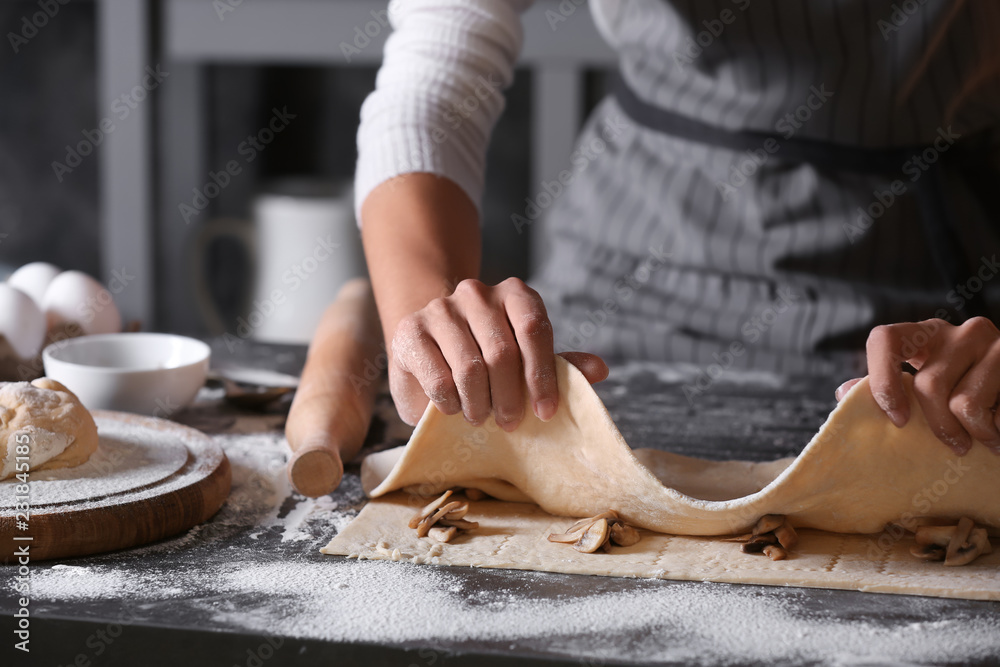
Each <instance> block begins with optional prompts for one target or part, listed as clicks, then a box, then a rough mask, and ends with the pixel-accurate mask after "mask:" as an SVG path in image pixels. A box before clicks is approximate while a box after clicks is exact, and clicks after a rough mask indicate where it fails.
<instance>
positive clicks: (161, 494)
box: [0, 410, 232, 563]
mask: <svg viewBox="0 0 1000 667" xmlns="http://www.w3.org/2000/svg"><path fill="white" fill-rule="evenodd" d="M93 414H94V419H95V420H96V421H97V422H98V429H100V424H101V422H102V421H106V420H111V421H114V422H120V423H124V424H127V425H128V426H129V428H132V429H135V430H139V431H141V430H146V429H148V430H150V431H151V432H156V435H157V437H159V438H162V437H163V436H168V437H171V438H175V439H176V441H178V442H180V443H183V445H184V446H185V447H186V448H187V450H188V457H187V461H186V462H185V463H184V465H183V466H182V467H181V468H180V469H179V470H177V471H176V472H174V473H173V474H171V475H169V476H167V477H165V478H163V479H160V480H158V481H156V482H154V483H152V484H148V485H146V486H143V487H140V488H136V489H130V490H127V491H122V492H120V493H114V494H111V495H106V496H102V497H100V498H96V499H88V500H80V501H74V502H66V503H61V504H48V505H43V506H40V507H37V508H32V510H31V513H30V517H29V521H28V530H19V529H18V528H17V520H18V517H17V516H16V515H15V511H14V510H13V509H0V549H2V556H0V562H4V563H11V562H16V560H17V558H16V555H15V551H17V550H19V549H21V548H22V547H23V546H25V545H27V546H29V547H30V549H29V554H30V557H31V560H32V561H37V560H46V559H53V558H67V557H71V556H86V555H88V554H96V553H103V552H105V551H114V550H116V549H125V548H128V547H134V546H138V545H141V544H148V543H149V542H155V541H156V540H161V539H163V538H165V537H170V536H172V535H176V534H178V533H181V532H183V531H185V530H188V529H189V528H191V527H192V526H195V525H197V524H199V523H202V522H203V521H206V520H207V519H209V518H210V517H211V516H212V515H213V514H215V513H216V512H217V511H219V508H220V507H222V503H224V502H225V501H226V498H227V497H228V496H229V488H230V484H231V477H232V476H231V473H230V468H229V460H228V459H227V458H226V455H225V453H224V452H223V451H222V448H221V447H219V446H218V445H217V444H216V443H215V442H213V441H212V439H211V438H209V437H208V436H206V435H205V434H203V433H201V432H200V431H196V430H195V429H193V428H189V427H187V426H182V425H180V424H176V423H174V422H170V421H166V420H164V419H156V418H154V417H144V416H141V415H134V414H128V413H124V412H110V411H106V410H95V411H94V413H93ZM15 537H17V538H26V537H30V538H31V539H30V540H24V539H19V540H15V539H14V538H15Z"/></svg>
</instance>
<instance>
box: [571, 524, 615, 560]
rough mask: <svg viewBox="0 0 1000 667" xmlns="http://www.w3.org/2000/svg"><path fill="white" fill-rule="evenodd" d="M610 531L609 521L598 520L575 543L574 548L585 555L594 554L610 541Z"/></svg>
mask: <svg viewBox="0 0 1000 667" xmlns="http://www.w3.org/2000/svg"><path fill="white" fill-rule="evenodd" d="M608 530H609V526H608V520H607V519H598V520H597V521H595V522H594V523H592V524H590V526H589V527H588V528H587V530H585V531H584V533H583V535H581V536H580V539H579V540H577V541H576V542H574V543H573V548H574V549H576V550H577V551H580V552H583V553H585V554H592V553H594V552H595V551H597V550H598V549H600V548H601V547H602V546H603V545H604V543H605V542H606V541H607V540H608Z"/></svg>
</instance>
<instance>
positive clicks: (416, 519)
mask: <svg viewBox="0 0 1000 667" xmlns="http://www.w3.org/2000/svg"><path fill="white" fill-rule="evenodd" d="M450 496H451V489H449V490H447V491H445V492H444V494H442V495H441V497H440V498H438V499H436V500H434V501H433V502H431V503H430V504H429V505H427V506H426V507H424V508H423V509H422V510H420V511H419V512H417V513H416V514H414V515H413V518H412V519H410V523H409V524H407V525H408V526H409V527H410V528H416V527H417V526H419V525H420V523H421V522H422V521H423V520H424V519H426V518H427V517H429V516H431V515H432V514H434V512H436V511H437V510H438V508H439V507H441V506H442V505H444V503H445V501H446V500H448V498H449V497H450Z"/></svg>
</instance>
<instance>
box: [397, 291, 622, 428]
mask: <svg viewBox="0 0 1000 667" xmlns="http://www.w3.org/2000/svg"><path fill="white" fill-rule="evenodd" d="M390 351H391V355H390V356H391V359H390V363H389V388H390V390H391V391H392V397H393V400H394V401H395V403H396V409H397V410H398V411H399V414H400V416H401V417H402V418H403V420H404V421H405V422H407V423H409V424H416V423H417V421H418V420H419V419H420V416H421V415H422V414H423V412H424V409H425V408H426V406H427V401H428V399H430V400H431V401H432V402H433V403H434V404H435V405H436V406H437V407H438V409H439V410H441V411H442V412H444V413H445V414H449V415H451V414H456V413H458V412H461V413H463V414H464V415H465V419H466V420H467V421H469V422H470V423H472V424H481V423H483V421H485V420H486V418H487V417H488V416H489V415H490V413H491V412H492V413H493V414H494V418H495V419H496V422H497V424H498V425H499V426H500V427H501V428H503V429H504V430H505V431H513V430H514V429H515V428H517V425H518V424H520V423H521V420H522V419H523V418H524V405H525V401H524V384H525V380H526V381H527V391H528V395H529V397H530V399H531V406H532V410H533V412H534V413H535V415H536V416H537V417H538V418H539V419H541V420H542V421H548V420H549V419H551V418H552V417H553V415H555V413H556V409H557V408H558V407H559V393H558V389H557V387H556V367H555V354H554V352H553V339H552V325H551V323H550V322H549V318H548V314H547V313H546V312H545V304H543V303H542V299H541V297H540V296H539V295H538V293H537V292H535V291H534V290H533V289H531V288H530V287H528V286H527V285H525V284H524V282H522V281H521V280H518V279H517V278H509V279H508V280H505V281H504V282H502V283H500V284H499V285H495V286H488V285H484V284H483V283H481V282H480V281H478V280H463V281H462V282H461V283H459V284H458V286H457V287H456V288H455V291H454V292H453V293H452V294H451V295H449V296H445V297H441V298H437V299H434V300H432V301H431V302H430V303H428V304H427V305H426V306H425V307H424V308H422V309H420V310H418V311H417V312H415V313H412V314H411V315H409V316H407V317H404V318H403V319H402V320H400V322H399V325H398V326H397V327H396V331H395V333H394V335H393V338H392V346H391V350H390ZM562 356H563V357H565V358H566V359H567V361H569V362H570V363H572V364H573V365H575V366H577V367H578V368H579V369H580V370H581V371H583V374H584V375H585V376H586V377H587V380H589V381H590V382H600V381H601V380H603V379H604V378H605V377H607V375H608V367H607V365H606V364H605V363H604V362H603V361H602V360H601V359H600V358H599V357H597V356H595V355H592V354H586V353H583V352H567V353H565V354H563V355H562Z"/></svg>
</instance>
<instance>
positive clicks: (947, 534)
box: [913, 526, 957, 547]
mask: <svg viewBox="0 0 1000 667" xmlns="http://www.w3.org/2000/svg"><path fill="white" fill-rule="evenodd" d="M956 528H957V527H956V526H920V527H919V528H917V532H916V534H915V535H914V537H913V539H914V541H915V542H916V543H917V544H918V545H920V546H931V545H937V546H939V547H946V546H948V544H950V543H951V540H952V539H953V538H954V537H955V530H956Z"/></svg>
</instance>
